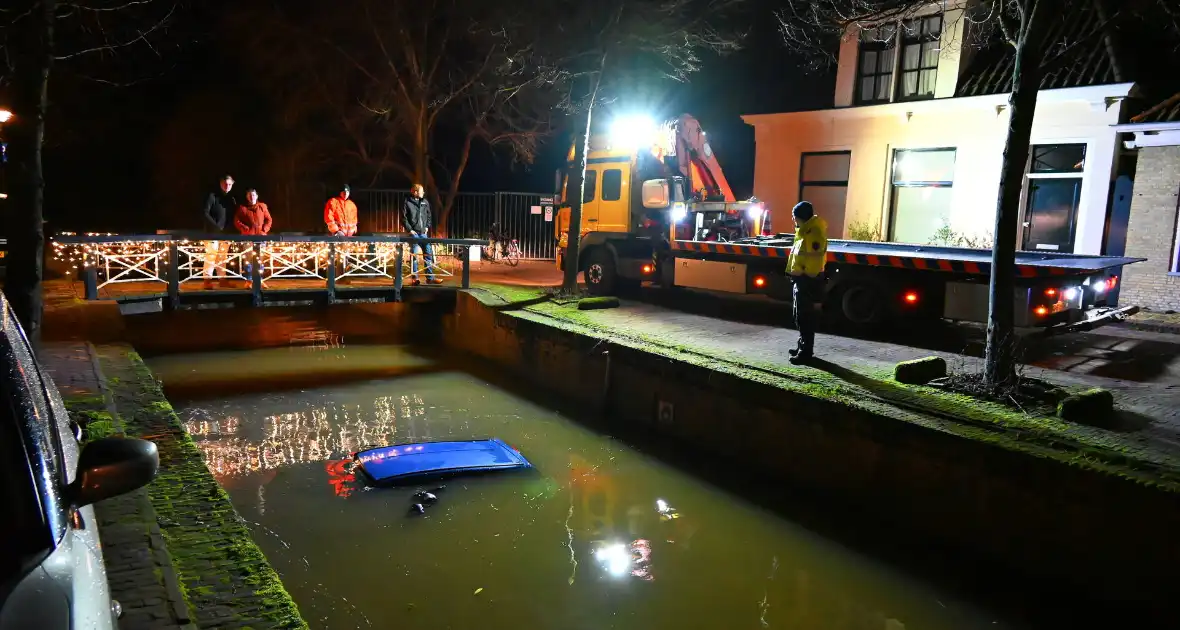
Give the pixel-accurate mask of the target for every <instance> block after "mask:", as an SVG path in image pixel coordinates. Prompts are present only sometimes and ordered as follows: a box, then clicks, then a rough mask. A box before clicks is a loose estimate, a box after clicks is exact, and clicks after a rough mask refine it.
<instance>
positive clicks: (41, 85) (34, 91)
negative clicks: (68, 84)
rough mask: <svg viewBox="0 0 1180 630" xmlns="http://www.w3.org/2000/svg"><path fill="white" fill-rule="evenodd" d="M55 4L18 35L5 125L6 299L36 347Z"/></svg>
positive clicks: (39, 10)
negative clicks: (8, 168)
mask: <svg viewBox="0 0 1180 630" xmlns="http://www.w3.org/2000/svg"><path fill="white" fill-rule="evenodd" d="M56 8H57V7H56V2H54V1H53V0H40V2H37V3H34V4H33V10H32V12H31V13H30V14H29V17H28V21H27V22H26V23H25V24H23V25H22V26H21V28H20V29H17V31H16V32H17V33H21V35H18V37H19V38H20V39H21V40H23V41H22V42H20V44H19V45H17V46H15V47H14V48H13V51H14V52H16V51H19V52H17V58H16V64H17V69H16V73H15V74H16V77H15V81H14V85H13V88H14V89H13V102H12V105H13V112H12V113H13V118H12V120H10V121H9V122H8V123H7V125H6V126H7V127H9V129H10V131H11V133H10V135H9V137H10V138H11V142H12V161H13V178H12V180H13V181H12V186H11V190H10V195H11V197H10V201H11V204H12V216H11V218H10V219H9V223H8V226H9V233H8V277H7V278H6V279H5V282H4V294H5V295H6V296H7V297H8V300H9V302H10V303H11V304H12V309H13V311H14V312H15V313H16V317H17V319H18V320H19V321H20V323H21V326H23V327H24V329H25V334H26V335H27V336H28V338H29V340H30V341H32V342H33V343H37V341H38V340H39V339H40V335H41V314H42V313H41V309H42V304H43V299H42V295H41V274H42V269H43V267H44V253H45V222H44V220H43V218H44V202H45V178H44V173H43V171H42V164H41V153H42V146H43V144H44V140H45V115H46V110H47V109H48V106H49V70H50V68H51V67H52V65H53V20H54V11H55V10H56Z"/></svg>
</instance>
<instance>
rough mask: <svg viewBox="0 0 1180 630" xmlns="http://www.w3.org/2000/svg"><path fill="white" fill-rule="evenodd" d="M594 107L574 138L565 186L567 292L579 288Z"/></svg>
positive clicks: (588, 111)
mask: <svg viewBox="0 0 1180 630" xmlns="http://www.w3.org/2000/svg"><path fill="white" fill-rule="evenodd" d="M593 110H594V105H593V103H591V105H590V106H589V107H587V108H586V128H585V131H584V132H580V133H578V134H576V135H575V136H574V138H575V140H574V162H573V167H572V168H571V169H570V176H569V179H568V181H567V183H566V186H565V196H566V200H567V201H569V204H570V226H569V232H568V235H567V236H566V241H565V255H564V260H565V269H564V270H563V272H564V275H563V278H562V283H561V286H562V288H564V289H565V290H567V291H575V290H577V288H578V266H579V263H578V248H579V246H580V245H581V242H582V193H583V192H585V190H584V189H585V182H586V154H587V153H589V152H590V120H591V116H592V115H593Z"/></svg>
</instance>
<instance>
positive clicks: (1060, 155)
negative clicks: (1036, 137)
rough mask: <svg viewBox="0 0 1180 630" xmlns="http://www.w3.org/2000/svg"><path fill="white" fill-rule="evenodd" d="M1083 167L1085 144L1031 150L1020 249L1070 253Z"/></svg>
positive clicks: (1084, 165) (1075, 231)
mask: <svg viewBox="0 0 1180 630" xmlns="http://www.w3.org/2000/svg"><path fill="white" fill-rule="evenodd" d="M1085 167H1086V145H1085V144H1045V145H1035V146H1033V147H1031V150H1030V151H1029V160H1028V174H1027V176H1026V179H1025V195H1024V197H1025V200H1024V217H1023V220H1022V224H1023V226H1024V238H1023V240H1022V243H1021V249H1025V250H1034V251H1051V252H1063V253H1072V252H1073V246H1074V237H1075V235H1076V233H1077V217H1078V206H1079V205H1080V204H1081V198H1082V181H1083V177H1082V173H1083V171H1084V170H1085Z"/></svg>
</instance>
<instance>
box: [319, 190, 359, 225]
mask: <svg viewBox="0 0 1180 630" xmlns="http://www.w3.org/2000/svg"><path fill="white" fill-rule="evenodd" d="M350 192H352V189H350V188H349V187H348V185H347V184H345V186H344V188H342V189H340V194H338V195H336V196H335V197H332V198H331V199H329V200H328V203H326V204H324V223H326V224H327V225H328V233H329V234H331V235H333V236H356V204H355V203H353V202H352V200H350V199H349V198H348V195H349V193H350Z"/></svg>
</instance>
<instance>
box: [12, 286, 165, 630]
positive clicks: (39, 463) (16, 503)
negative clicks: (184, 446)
mask: <svg viewBox="0 0 1180 630" xmlns="http://www.w3.org/2000/svg"><path fill="white" fill-rule="evenodd" d="M83 433H84V428H83V427H82V426H81V425H80V424H79V423H77V422H74V421H71V420H70V417H69V414H68V413H67V412H66V409H65V405H64V404H63V403H62V399H61V395H60V394H59V393H58V391H57V387H56V386H55V385H54V384H53V381H52V380H50V379H49V377H48V375H47V374H45V373H44V372H43V371H42V369H41V366H40V365H39V364H38V363H37V360H36V358H35V357H34V355H33V352H32V348H31V346H30V344H29V342H28V339H27V338H26V337H25V334H24V331H23V330H22V329H21V327H20V324H19V323H18V322H17V320H16V318H15V317H14V316H13V313H12V309H11V308H10V306H9V304H8V300H7V299H6V298H4V297H2V296H0V506H3V507H0V510H2V512H3V517H2V518H0V536H2V540H3V544H2V545H0V630H17V629H20V630H26V629H29V628H45V629H50V628H54V629H63V630H64V629H67V628H69V629H76V630H82V629H85V630H107V629H114V628H117V627H118V621H117V620H118V616H119V614H120V612H121V609H120V606H119V604H118V602H116V601H114V600H113V599H111V595H110V589H109V587H108V584H107V576H106V568H105V565H104V564H103V557H102V546H101V544H100V540H99V535H98V522H97V521H96V520H95V517H94V508H93V507H92V506H93V504H95V503H97V502H98V501H102V500H103V499H107V498H110V497H113V496H117V495H120V494H124V493H127V492H130V491H132V490H135V489H137V488H139V487H141V486H144V485H146V484H147V483H149V482H150V481H151V480H152V479H153V478H155V475H156V472H157V470H158V468H159V464H160V458H159V453H158V452H157V450H156V445H155V444H153V443H152V442H148V441H146V440H136V439H127V438H118V437H114V438H103V439H98V440H94V441H91V442H89V443H87V444H85V446H83V445H82V442H83Z"/></svg>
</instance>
